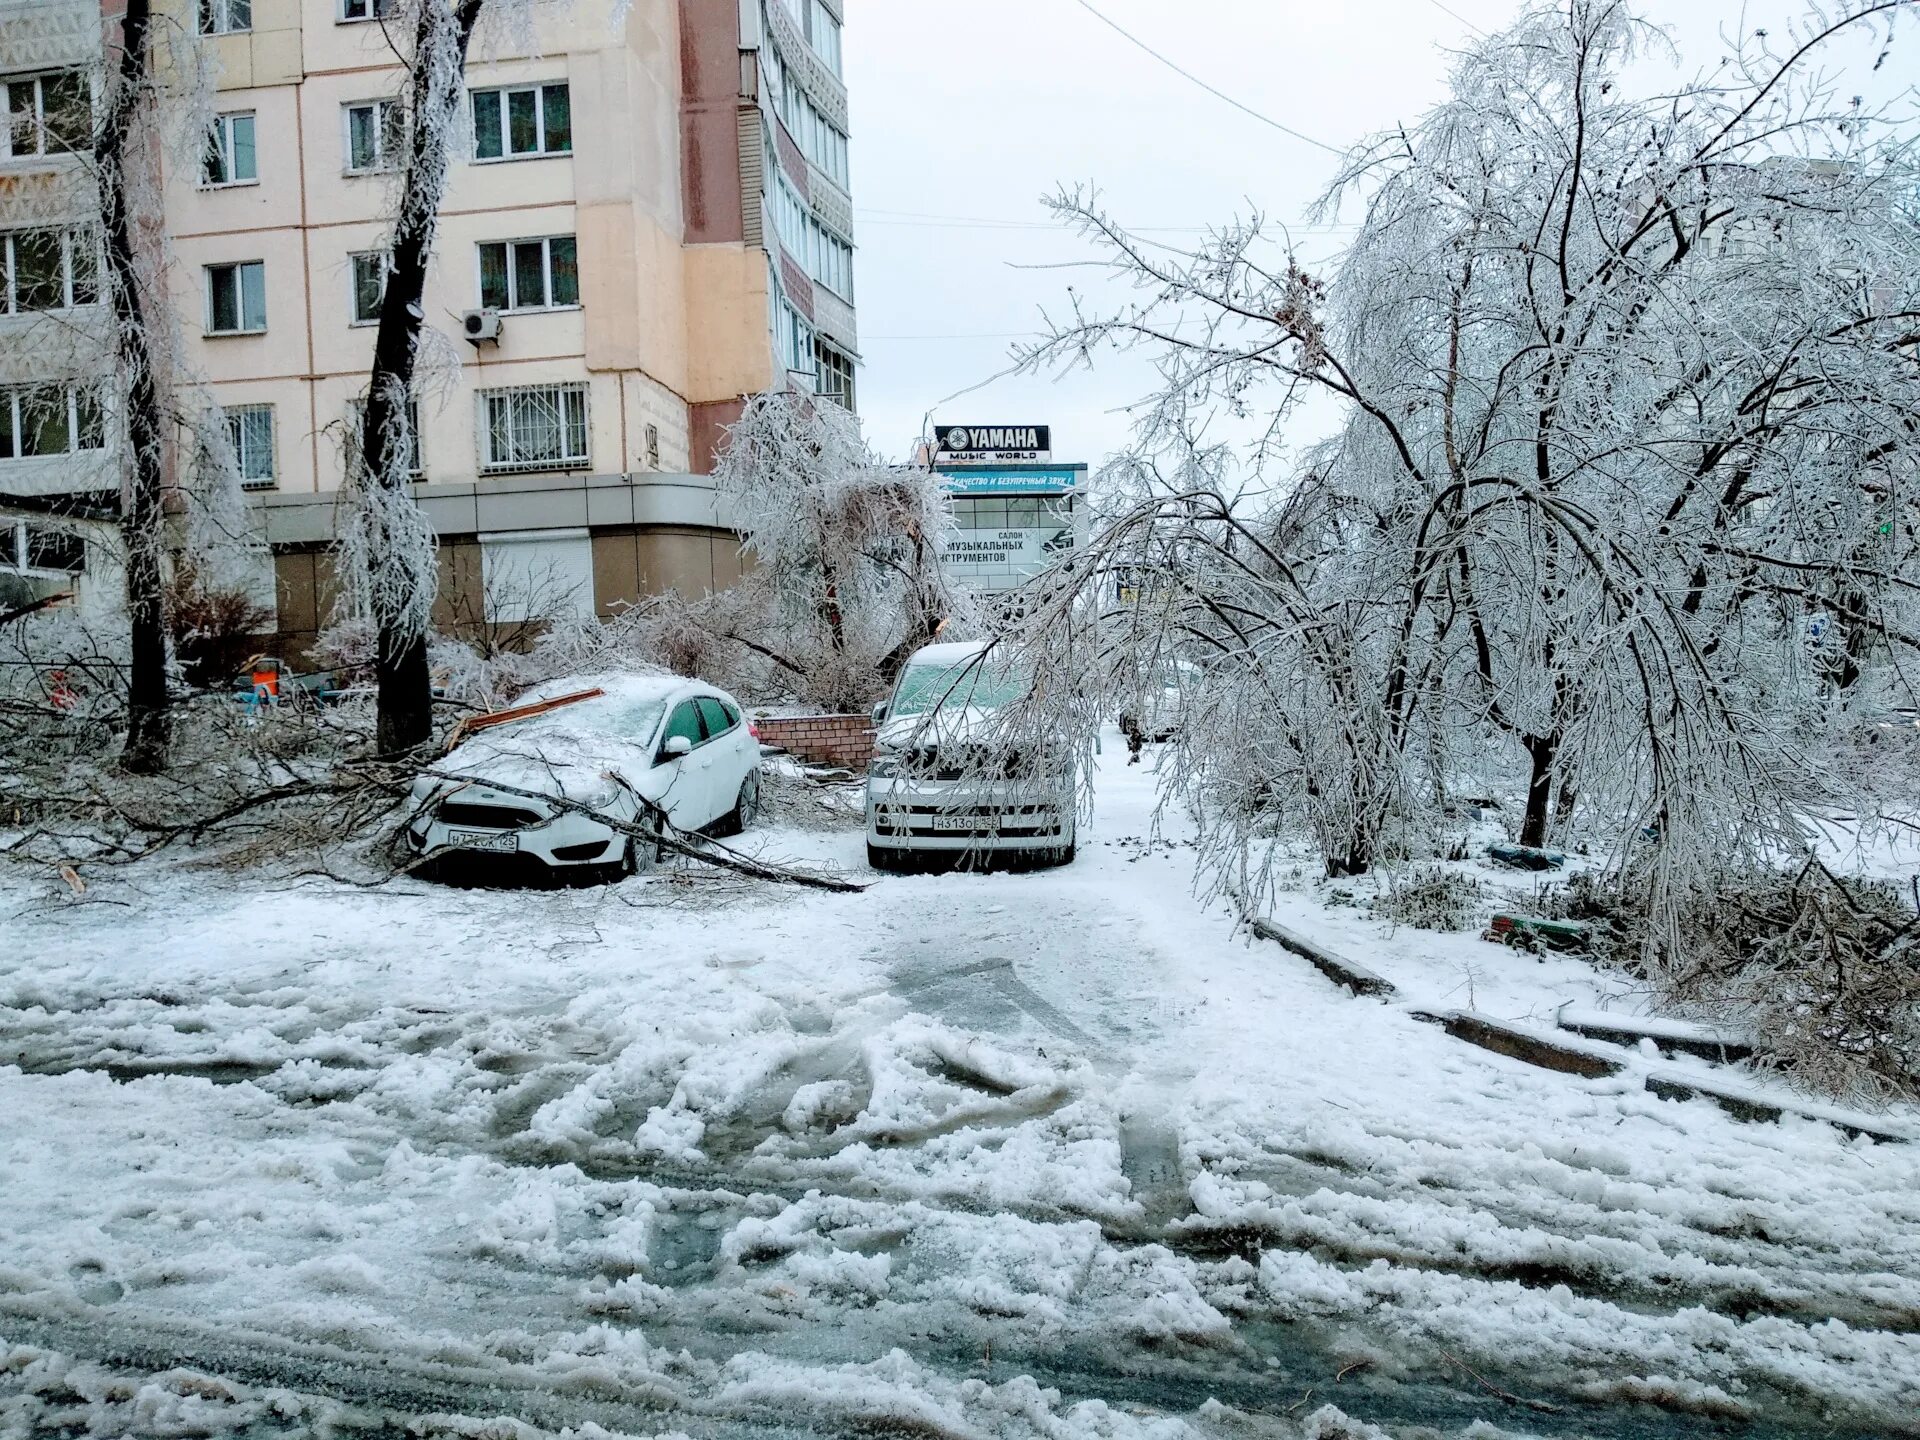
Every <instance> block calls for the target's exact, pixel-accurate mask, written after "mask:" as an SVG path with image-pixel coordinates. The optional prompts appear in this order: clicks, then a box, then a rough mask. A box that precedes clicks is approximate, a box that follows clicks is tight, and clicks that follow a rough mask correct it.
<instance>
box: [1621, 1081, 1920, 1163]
mask: <svg viewBox="0 0 1920 1440" xmlns="http://www.w3.org/2000/svg"><path fill="white" fill-rule="evenodd" d="M1647 1089H1648V1090H1649V1091H1650V1092H1651V1093H1652V1094H1655V1095H1657V1096H1659V1097H1660V1098H1661V1099H1662V1100H1711V1101H1712V1102H1713V1103H1714V1104H1716V1105H1718V1106H1719V1107H1720V1108H1721V1109H1722V1110H1724V1111H1726V1112H1727V1113H1728V1114H1729V1115H1731V1116H1733V1117H1734V1118H1735V1119H1736V1120H1755V1121H1767V1120H1778V1119H1779V1118H1780V1117H1781V1116H1783V1115H1799V1116H1801V1117H1803V1118H1804V1119H1808V1120H1818V1121H1820V1122H1822V1123H1823V1124H1827V1125H1832V1126H1834V1127H1835V1128H1837V1129H1839V1130H1840V1131H1842V1132H1843V1133H1845V1134H1846V1135H1847V1136H1848V1137H1849V1138H1850V1139H1858V1138H1859V1137H1860V1136H1862V1135H1866V1136H1868V1137H1870V1138H1872V1139H1874V1140H1880V1141H1884V1142H1886V1143H1888V1144H1896V1145H1897V1144H1901V1143H1904V1142H1906V1141H1910V1140H1911V1139H1912V1138H1913V1137H1912V1136H1911V1135H1907V1134H1905V1133H1903V1132H1902V1131H1899V1130H1896V1129H1894V1128H1893V1127H1891V1126H1889V1125H1886V1124H1884V1123H1882V1122H1880V1121H1877V1120H1874V1119H1871V1118H1869V1117H1868V1116H1865V1115H1861V1114H1858V1113H1856V1112H1854V1111H1850V1110H1841V1109H1839V1108H1837V1107H1835V1106H1831V1105H1821V1104H1818V1103H1816V1102H1814V1101H1810V1100H1809V1101H1801V1100H1794V1099H1790V1098H1786V1097H1776V1096H1773V1095H1763V1094H1760V1093H1758V1092H1756V1091H1752V1090H1748V1089H1745V1088H1743V1087H1741V1086H1738V1085H1731V1084H1723V1083H1720V1082H1717V1081H1714V1080H1710V1079H1707V1078H1706V1077H1704V1076H1695V1075H1682V1074H1680V1073H1678V1072H1677V1071H1673V1070H1656V1071H1654V1072H1653V1073H1652V1074H1651V1075H1649V1076H1647Z"/></svg>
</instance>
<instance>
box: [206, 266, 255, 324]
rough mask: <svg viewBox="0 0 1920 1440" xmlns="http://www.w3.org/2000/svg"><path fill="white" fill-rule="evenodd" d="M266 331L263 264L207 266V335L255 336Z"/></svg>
mask: <svg viewBox="0 0 1920 1440" xmlns="http://www.w3.org/2000/svg"><path fill="white" fill-rule="evenodd" d="M266 328H267V267H266V263H265V262H264V261H261V260H246V261H242V262H241V263H239V264H237V265H209V266H207V334H209V335H256V334H258V333H259V332H260V331H262V330H265V329H266Z"/></svg>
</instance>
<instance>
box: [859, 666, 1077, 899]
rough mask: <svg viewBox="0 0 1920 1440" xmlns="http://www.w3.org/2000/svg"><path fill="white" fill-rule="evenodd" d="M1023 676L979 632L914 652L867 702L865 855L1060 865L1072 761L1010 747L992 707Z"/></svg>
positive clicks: (893, 861) (1021, 690)
mask: <svg viewBox="0 0 1920 1440" xmlns="http://www.w3.org/2000/svg"><path fill="white" fill-rule="evenodd" d="M1027 683H1028V682H1027V680H1026V678H1025V677H1024V676H1023V675H1022V674H1021V673H1020V672H1019V671H1018V670H1017V669H1015V668H1012V667H1010V666H1008V665H1006V664H1005V663H1004V662H1002V661H1000V660H999V658H998V657H997V656H995V655H993V654H992V653H991V652H990V651H989V650H988V648H987V645H986V643H985V642H984V641H972V642H963V643H959V644H948V645H928V646H926V647H924V648H923V649H920V650H917V651H915V652H914V655H913V658H912V659H910V660H909V661H907V664H906V668H904V669H903V670H902V671H901V672H900V678H899V679H898V680H897V681H895V682H894V687H893V694H892V696H891V697H889V698H888V699H887V700H885V701H883V702H882V703H881V704H879V705H876V706H874V710H873V718H874V723H875V725H876V726H877V727H878V730H877V733H876V735H875V737H874V752H873V764H872V768H871V769H870V770H869V771H868V772H867V863H868V864H870V865H872V866H873V867H874V868H875V869H879V870H892V869H900V868H904V867H905V866H906V865H907V864H908V863H910V862H911V861H912V860H913V859H914V858H915V857H919V858H922V859H933V858H936V857H940V856H945V857H946V858H949V859H978V860H981V861H985V860H991V859H996V858H1003V859H1006V860H1009V861H1015V860H1019V861H1027V862H1039V863H1051V864H1057V865H1064V864H1067V863H1068V862H1069V861H1071V860H1072V859H1073V850H1074V783H1073V767H1072V765H1071V763H1070V762H1069V761H1068V760H1067V759H1066V758H1065V754H1064V751H1065V747H1064V746H1062V747H1060V753H1059V754H1055V755H1046V756H1040V755H1036V754H1035V750H1036V749H1037V748H1038V747H1036V746H1033V745H1018V744H1016V745H1013V746H1011V747H1009V745H1008V744H1007V742H1006V741H1005V738H1004V737H1003V736H1000V735H997V734H996V733H994V732H995V726H994V712H995V711H998V710H1000V709H1002V708H1003V707H1005V706H1007V705H1010V704H1012V703H1013V702H1014V701H1016V700H1019V699H1020V698H1022V697H1023V696H1024V695H1025V694H1026V692H1027Z"/></svg>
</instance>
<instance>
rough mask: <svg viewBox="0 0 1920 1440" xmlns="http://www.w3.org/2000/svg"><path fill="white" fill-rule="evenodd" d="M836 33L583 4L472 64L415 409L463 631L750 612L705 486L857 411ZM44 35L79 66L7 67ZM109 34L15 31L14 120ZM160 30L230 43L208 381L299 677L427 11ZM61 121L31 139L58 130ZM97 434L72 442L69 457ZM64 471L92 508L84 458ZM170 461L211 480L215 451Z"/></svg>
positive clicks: (739, 1)
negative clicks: (795, 436)
mask: <svg viewBox="0 0 1920 1440" xmlns="http://www.w3.org/2000/svg"><path fill="white" fill-rule="evenodd" d="M841 3H842V0H632V3H631V4H629V5H626V6H624V7H622V6H618V5H616V4H614V3H613V0H573V3H571V4H569V5H535V6H534V7H533V14H534V15H535V17H536V23H535V25H534V27H533V30H532V33H531V34H527V33H521V32H519V31H517V30H516V29H515V28H514V27H511V26H508V27H505V28H495V29H491V30H489V29H484V28H483V31H482V33H481V34H480V35H479V36H477V38H476V42H475V46H474V50H473V54H472V57H471V60H470V64H469V68H468V75H467V79H468V86H469V88H468V93H467V96H466V101H465V110H466V113H465V122H466V123H465V125H464V126H463V129H464V130H466V131H467V132H469V133H466V134H463V136H462V137H461V144H460V147H459V151H460V153H459V157H458V160H457V163H456V164H455V165H454V167H453V171H452V176H451V181H450V184H449V186H448V190H447V194H446V199H445V203H444V204H443V206H442V209H441V222H440V230H439V240H438V245H437V259H436V266H435V270H434V273H433V275H432V277H431V279H430V282H429V286H428V290H427V296H426V310H427V315H426V324H427V327H428V329H429V330H430V331H432V332H434V333H433V334H432V335H430V336H429V337H428V339H429V341H430V342H431V343H430V345H429V347H428V349H427V351H426V353H427V354H428V356H429V364H428V365H427V369H428V370H429V371H430V372H431V373H432V374H433V377H434V378H433V381H432V383H430V384H427V385H425V386H423V391H422V393H421V395H420V397H419V399H418V401H417V402H416V405H417V422H416V423H417V432H418V436H419V446H418V455H417V456H416V460H415V464H416V468H417V471H418V474H419V480H418V484H417V487H416V493H417V495H418V498H419V500H420V503H421V505H422V506H423V508H424V509H425V511H426V513H427V514H428V516H429V517H430V518H431V519H432V521H433V523H434V526H435V528H436V530H437V531H438V533H439V536H440V542H441V568H442V575H441V580H442V584H441V591H442V593H441V620H442V622H443V623H444V624H447V625H450V626H457V625H463V624H469V623H473V622H476V621H479V620H482V619H484V620H487V621H504V622H511V621H516V620H520V619H523V618H525V617H526V615H527V614H528V612H529V611H530V610H537V611H539V612H541V613H555V612H568V611H572V612H576V613H583V614H593V613H598V614H601V615H607V614H611V613H614V612H615V611H616V610H617V609H618V608H619V607H620V606H622V605H624V604H627V603H631V602H632V601H634V600H636V599H638V598H640V597H642V596H644V595H648V594H654V593H659V592H661V591H664V590H666V589H668V588H677V589H679V590H681V591H682V592H683V593H685V592H704V591H706V590H710V589H713V588H718V587H723V586H725V585H727V584H729V583H731V582H732V581H733V580H734V579H735V578H737V576H738V573H739V563H740V561H739V553H738V547H737V543H736V541H735V538H734V536H733V534H732V533H731V531H730V530H729V528H728V523H727V520H728V517H726V516H725V515H722V514H720V513H719V511H718V510H717V508H716V505H715V500H714V495H713V490H712V485H711V481H710V480H709V479H708V478H707V477H708V476H709V474H710V472H711V470H712V467H713V459H714V450H715V446H716V444H717V443H718V442H719V440H720V439H721V436H722V434H723V432H724V427H725V426H726V425H727V424H728V423H729V422H730V421H731V420H732V419H733V418H735V417H736V416H737V415H738V413H739V410H740V406H741V403H742V397H743V396H745V395H748V394H753V393H758V392H762V391H766V390H769V389H774V388H801V389H806V390H811V391H816V392H818V393H821V394H823V395H825V396H827V397H830V398H831V399H833V400H836V401H838V402H839V403H842V404H846V405H848V406H852V405H853V403H854V373H855V365H856V362H857V356H858V336H857V331H856V326H855V316H854V308H853V283H852V271H853V237H852V230H853V226H852V202H851V199H850V196H849V175H848V138H847V96H846V90H845V87H844V85H843V83H842V80H841V77H840V23H841ZM23 8H45V9H47V10H48V11H49V13H50V14H51V13H53V12H59V14H60V15H61V16H62V17H64V19H63V21H62V23H61V24H60V25H56V24H53V23H52V22H51V21H49V22H48V24H47V25H46V26H45V27H43V28H45V29H46V30H47V31H48V34H49V36H50V37H51V35H52V34H53V32H54V31H58V32H59V34H60V35H61V36H62V37H64V38H63V39H62V40H61V41H60V42H59V43H58V44H56V43H55V42H54V41H53V40H52V39H51V38H49V39H48V40H47V41H46V42H45V43H44V44H41V45H39V47H38V48H37V49H34V48H33V47H27V48H25V49H23V48H22V47H21V46H20V45H19V44H16V43H14V41H15V38H16V36H17V35H18V34H19V33H20V32H21V31H22V29H23V26H22V23H21V22H18V21H17V20H15V19H14V18H13V16H14V12H15V11H18V10H21V9H23ZM115 8H117V6H116V5H115V3H114V0H48V4H47V5H45V6H43V7H36V6H33V5H32V4H31V3H30V5H29V6H27V7H22V6H19V5H9V6H6V7H0V13H4V14H6V15H7V16H8V17H9V18H8V20H7V21H6V22H5V23H6V24H7V25H8V26H9V27H10V28H9V29H8V30H6V31H4V32H0V35H3V36H4V41H3V42H0V43H4V48H0V68H3V69H4V70H5V71H6V72H7V74H6V77H5V78H6V83H7V85H8V87H9V95H10V97H17V95H18V93H20V92H19V87H20V86H23V85H30V84H40V85H42V87H43V89H45V88H46V87H47V86H50V85H53V84H54V82H53V81H51V80H48V81H44V82H43V81H40V80H37V79H36V78H35V77H34V76H33V75H31V74H22V75H20V77H19V78H16V74H17V73H18V72H20V71H24V70H27V69H33V70H36V71H38V70H44V71H45V72H46V73H47V74H49V75H52V76H58V75H61V74H66V73H70V67H75V66H79V65H86V64H95V63H97V58H98V55H99V48H100V47H99V40H100V24H101V15H102V12H103V10H106V11H109V12H110V11H111V10H113V9H115ZM160 8H162V9H164V10H166V11H167V12H168V13H169V15H170V18H171V20H172V21H173V23H176V24H178V25H180V26H182V27H187V28H190V29H192V30H194V31H196V32H197V33H198V34H200V35H201V36H203V37H204V38H205V44H206V47H207V49H208V51H209V53H210V58H211V60H212V62H213V73H214V75H215V85H216V93H215V104H214V109H215V112H216V113H215V116H214V120H213V124H212V127H211V131H210V134H209V136H208V141H207V145H206V149H205V153H204V154H203V155H200V156H178V157H173V158H171V159H165V160H163V161H162V166H163V169H164V172H165V173H164V193H165V229H166V232H167V236H168V240H169V243H170V247H171V268H170V275H171V280H172V285H173V301H174V304H175V306H176V307H177V311H178V315H179V317H180V320H181V324H182V327H183V329H184V330H185V332H186V335H187V340H186V344H185V356H184V359H185V368H186V370H187V371H188V372H189V373H191V374H193V375H194V376H196V377H197V378H198V380H199V381H200V382H201V383H202V384H203V386H204V391H205V393H206V394H208V395H210V396H211V397H212V399H213V403H214V404H215V405H216V406H217V407H218V409H219V410H220V411H221V413H222V417H223V420H224V424H225V426H226V432H227V436H228V438H229V440H230V442H231V444H232V448H233V451H234V453H235V456H236V457H237V460H238V463H239V466H240V470H241V474H242V477H243V484H244V487H245V488H246V489H247V490H248V491H249V492H250V495H251V497H252V502H253V510H254V512H255V513H256V516H257V518H258V521H259V523H260V524H261V526H262V529H263V531H264V534H265V536H266V538H267V539H268V540H269V541H270V543H271V547H272V551H273V555H274V571H275V574H274V583H273V584H272V586H271V587H270V588H271V590H272V592H273V594H274V598H275V601H276V606H277V611H278V625H279V630H280V643H281V644H282V645H283V646H284V647H285V648H286V649H287V650H288V651H290V652H297V651H298V650H299V649H301V648H302V647H303V646H304V645H305V644H306V643H307V642H308V641H309V640H311V638H312V636H313V634H314V633H315V631H316V630H317V629H318V628H320V627H321V626H322V625H324V624H325V623H326V620H327V618H328V616H329V613H330V611H331V607H332V595H333V584H332V579H333V577H332V571H331V562H330V557H329V554H328V546H329V543H330V541H331V539H332V536H333V530H334V521H335V501H336V492H337V491H338V489H339V486H340V482H341V477H342V475H343V472H344V469H345V455H346V448H345V446H346V436H347V433H348V430H349V428H350V427H351V425H352V424H353V420H354V417H355V414H356V411H357V407H358V406H359V404H360V402H361V397H362V395H363V392H364V389H365V385H366V373H367V370H368V367H369V363H370V360H371V354H372V345H373V335H374V320H375V316H376V313H377V309H378V304H379V299H380V294H381V286H382V284H383V281H384V267H385V256H384V253H383V250H382V244H383V237H384V234H385V230H386V215H387V213H388V210H389V207H390V205H391V203H392V200H393V197H394V194H395V190H396V182H397V173H396V171H395V168H394V166H395V163H396V161H397V159H398V158H399V154H400V148H401V147H400V143H399V142H400V139H401V137H402V134H403V131H402V130H401V128H400V127H401V126H403V125H404V123H405V121H404V118H403V117H402V114H401V112H400V109H399V107H398V106H397V105H396V104H395V103H394V99H395V97H396V96H397V95H399V94H400V93H401V92H402V88H403V85H404V82H405V72H404V70H403V68H402V66H401V64H400V63H399V60H398V58H397V55H398V53H400V52H404V51H405V50H406V48H407V43H406V42H407V37H406V36H405V35H403V34H400V33H394V34H389V31H388V19H389V16H388V11H389V9H390V8H391V9H392V10H394V11H396V12H397V11H398V10H399V9H400V8H401V7H400V6H399V5H397V4H391V5H390V0H162V4H161V7H160ZM506 8H508V9H517V8H519V7H517V6H515V7H506ZM89 11H90V26H89V24H88V23H82V24H79V25H78V26H75V25H74V24H73V23H72V16H73V14H74V13H75V12H89ZM616 17H619V18H618V19H616ZM63 26H64V27H65V28H63ZM61 44H64V45H65V46H66V49H61V48H60V45H61ZM29 50H31V55H30V56H29V63H28V64H27V65H21V64H20V61H21V59H22V57H23V56H27V55H28V52H29ZM69 52H71V53H69ZM72 73H78V72H77V71H73V72H72ZM59 83H61V84H65V83H67V82H64V81H61V82H59ZM34 93H35V94H36V95H37V94H39V92H34ZM46 93H47V94H48V95H49V96H52V98H51V99H47V100H44V101H43V100H40V99H35V100H34V102H33V103H34V104H35V105H40V106H41V107H42V109H41V110H40V111H35V112H34V113H36V114H40V113H46V114H53V113H54V111H53V110H51V109H48V108H47V107H50V106H52V105H53V103H54V101H55V100H58V99H59V98H60V97H59V96H58V95H54V94H53V91H52V90H51V89H48V90H47V92H46ZM21 113H22V111H21V109H20V106H19V104H18V103H16V104H15V105H14V108H13V111H12V114H13V115H14V116H15V117H18V116H19V115H20V114H21ZM45 123H46V124H47V125H52V124H54V121H52V120H49V121H46V122H45ZM22 124H23V122H21V121H19V120H18V119H17V118H16V121H15V125H14V130H15V132H16V133H24V131H23V130H22ZM67 168H68V169H72V170H73V173H74V174H75V175H82V173H83V172H82V171H81V170H79V169H77V168H74V167H67ZM48 174H49V175H50V176H55V177H58V176H63V175H65V174H66V170H63V169H61V168H60V167H57V166H54V167H48ZM42 188H43V189H46V190H48V192H49V194H52V193H54V192H56V191H58V190H59V185H58V183H56V179H49V180H48V181H47V182H46V183H45V185H43V186H42ZM70 188H75V187H70ZM77 190H84V186H79V187H77ZM10 194H11V192H7V191H0V216H5V214H6V211H5V208H4V207H5V206H6V205H7V203H8V196H9V195H10ZM49 213H50V214H51V213H52V212H51V211H49ZM4 223H5V224H7V225H8V226H10V227H11V226H12V225H13V224H15V223H16V222H15V221H13V220H11V219H6V220H4ZM36 223H37V222H36ZM49 223H50V224H51V222H49ZM43 268H44V267H43ZM9 273H12V272H11V271H10V272H9ZM36 273H37V272H36ZM64 283H68V284H69V285H70V286H72V287H77V288H73V289H72V290H71V293H70V294H69V296H68V297H67V298H68V299H69V300H70V301H71V302H72V306H74V307H78V308H79V309H82V310H84V309H85V307H86V305H87V304H88V303H89V301H90V299H91V298H92V292H91V290H90V289H89V288H87V287H88V286H89V285H90V283H91V282H90V281H87V280H85V279H84V278H83V277H82V276H81V273H80V271H79V270H78V269H77V268H76V269H75V270H74V271H73V277H72V278H71V279H69V280H67V281H65V282H64ZM96 308H97V307H96ZM0 323H8V321H7V320H6V319H5V317H0ZM9 338H10V337H9ZM0 350H4V351H5V352H6V353H7V354H9V355H12V354H13V353H14V351H15V347H14V346H13V345H11V344H6V345H0ZM23 363H24V361H23ZM34 363H35V364H36V365H40V366H41V368H46V366H48V365H54V363H55V362H54V359H53V357H51V356H39V357H36V358H35V361H34ZM55 368H57V366H55ZM8 382H9V383H11V377H8ZM89 421H90V416H89V414H88V413H86V412H85V411H81V412H79V413H76V414H74V415H73V416H72V417H71V428H72V429H73V432H74V442H73V443H74V444H75V445H77V446H84V445H85V444H86V443H87V442H88V441H90V440H92V439H93V438H94V434H93V432H92V431H89V430H88V425H89ZM43 428H44V427H43ZM47 433H48V434H49V435H50V434H51V431H48V432H47ZM96 451H97V447H96ZM95 458H96V459H99V458H101V453H95ZM35 463H36V464H39V463H42V462H39V461H36V462H35ZM47 463H49V468H51V469H54V470H57V471H58V472H59V474H60V477H61V478H60V479H59V480H58V481H57V482H49V483H56V484H59V485H64V486H65V487H67V488H68V489H69V490H71V489H72V488H73V487H74V484H75V481H76V476H77V471H76V467H75V466H74V465H73V464H72V463H71V457H68V462H67V463H64V464H63V463H60V462H47ZM174 463H175V464H176V465H181V466H184V465H191V464H193V463H195V457H194V452H193V447H192V446H191V445H184V444H183V445H181V446H179V447H178V454H177V455H176V457H175V462H174ZM8 468H9V460H8V459H7V457H5V456H0V500H4V498H5V497H6V496H8V495H10V494H11V493H13V490H14V489H15V488H17V487H15V486H10V485H8V483H7V481H6V478H5V475H4V472H5V471H6V470H7V469H8ZM97 468H99V469H100V470H102V471H103V472H105V473H111V471H112V468H113V467H111V466H107V465H101V466H99V467H97ZM27 533H28V532H26V531H24V530H23V531H22V532H21V535H20V537H19V538H17V540H16V545H17V546H25V545H27V544H28V543H29V539H28V538H27ZM4 562H5V556H4V553H0V565H4Z"/></svg>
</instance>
